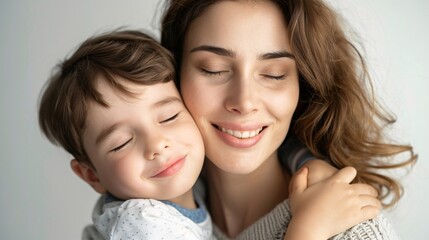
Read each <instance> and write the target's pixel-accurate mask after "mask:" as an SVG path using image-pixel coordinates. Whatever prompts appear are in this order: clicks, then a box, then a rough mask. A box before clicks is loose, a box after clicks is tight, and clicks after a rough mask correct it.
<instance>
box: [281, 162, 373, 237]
mask: <svg viewBox="0 0 429 240" xmlns="http://www.w3.org/2000/svg"><path fill="white" fill-rule="evenodd" d="M307 176H308V169H307V168H303V169H302V170H300V171H299V172H298V173H297V174H296V175H295V176H294V177H293V179H292V184H291V187H290V188H291V189H290V203H291V209H292V220H291V222H290V224H289V226H288V229H287V231H286V235H285V238H284V239H286V240H294V239H308V240H313V239H328V238H330V237H332V236H334V235H336V234H339V233H341V232H344V231H346V230H347V229H349V228H351V227H352V226H354V225H357V224H359V223H361V222H363V221H365V220H368V219H371V218H374V217H375V216H377V215H378V213H379V211H380V210H381V203H380V201H379V200H378V199H377V191H376V190H375V189H374V188H372V187H371V186H369V185H365V184H350V182H351V181H352V180H353V179H354V177H355V176H356V170H355V169H354V168H351V167H346V168H344V169H342V170H340V171H338V172H337V173H336V174H334V175H333V176H332V177H329V178H328V179H326V180H325V181H322V182H320V183H317V184H314V185H312V186H308V182H307Z"/></svg>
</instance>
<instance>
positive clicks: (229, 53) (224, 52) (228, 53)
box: [190, 45, 295, 60]
mask: <svg viewBox="0 0 429 240" xmlns="http://www.w3.org/2000/svg"><path fill="white" fill-rule="evenodd" d="M197 51H207V52H211V53H214V54H216V55H219V56H225V57H235V56H236V53H235V52H234V51H233V50H231V49H226V48H222V47H216V46H211V45H201V46H198V47H195V48H193V49H191V51H190V52H191V53H193V52H197ZM275 58H291V59H295V56H294V55H293V54H292V53H291V52H289V51H286V50H284V51H274V52H268V53H264V54H261V55H259V56H258V59H259V60H269V59H275Z"/></svg>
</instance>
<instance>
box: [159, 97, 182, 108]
mask: <svg viewBox="0 0 429 240" xmlns="http://www.w3.org/2000/svg"><path fill="white" fill-rule="evenodd" d="M172 102H180V103H181V102H182V100H181V99H180V98H179V97H176V96H170V97H166V98H163V99H161V100H159V101H157V102H155V103H154V104H153V105H152V107H161V106H163V105H166V104H169V103H172Z"/></svg>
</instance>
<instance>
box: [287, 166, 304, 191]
mask: <svg viewBox="0 0 429 240" xmlns="http://www.w3.org/2000/svg"><path fill="white" fill-rule="evenodd" d="M307 177H308V169H307V168H302V169H301V170H300V171H299V172H297V173H296V174H295V175H294V176H293V177H292V181H291V184H290V187H291V189H290V193H291V194H292V193H301V192H303V191H304V190H305V189H306V188H307Z"/></svg>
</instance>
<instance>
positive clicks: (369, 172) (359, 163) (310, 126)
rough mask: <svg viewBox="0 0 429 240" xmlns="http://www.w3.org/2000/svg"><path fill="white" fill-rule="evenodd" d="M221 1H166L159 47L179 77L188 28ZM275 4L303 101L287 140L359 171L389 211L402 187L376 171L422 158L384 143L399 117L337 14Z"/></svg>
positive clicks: (302, 0) (302, 1) (316, 5)
mask: <svg viewBox="0 0 429 240" xmlns="http://www.w3.org/2000/svg"><path fill="white" fill-rule="evenodd" d="M253 1H255V0H253ZM216 2H217V1H215V0H169V1H167V2H166V4H165V12H164V15H163V19H162V31H161V44H162V45H163V46H165V47H166V48H167V49H169V50H170V51H172V53H173V54H174V56H175V59H176V63H177V65H176V70H177V71H176V73H177V74H178V75H177V76H179V74H180V73H179V70H180V64H181V62H180V61H181V58H182V47H183V41H184V37H185V34H186V32H187V29H188V27H189V25H190V24H191V23H192V21H193V20H194V19H195V18H197V17H198V16H199V15H200V14H201V13H202V12H203V11H204V10H205V9H206V8H207V7H209V6H210V5H212V4H214V3H216ZM255 2H257V1H255ZM272 2H274V3H275V4H277V5H278V6H279V8H280V9H281V10H282V12H283V14H284V17H285V21H286V24H287V26H288V33H289V40H290V43H291V48H292V52H293V54H294V56H295V59H296V63H297V68H298V72H299V78H300V101H299V106H298V108H297V110H296V112H295V114H294V118H293V123H292V124H291V129H290V131H289V132H290V134H294V135H296V136H297V137H298V139H299V140H301V141H302V142H303V143H305V144H306V145H307V147H308V148H309V149H310V150H311V151H312V153H313V154H314V156H316V157H318V158H325V159H330V160H331V161H332V163H333V165H334V166H336V167H338V168H342V167H344V166H353V167H355V168H356V169H357V170H358V175H357V178H356V181H358V182H362V183H367V184H370V185H372V186H374V187H375V188H376V189H377V190H378V192H379V198H380V199H382V200H384V201H383V203H384V205H385V206H386V207H390V206H392V205H393V204H395V203H396V202H397V201H398V200H399V198H400V197H401V195H402V187H401V185H400V184H399V182H397V181H396V180H394V179H393V178H391V177H389V176H387V175H384V174H381V173H380V171H379V170H380V169H393V168H401V167H405V166H406V165H412V164H413V163H414V162H415V161H416V159H417V156H416V155H415V154H414V153H413V148H412V147H411V146H410V145H402V144H397V143H394V142H393V141H391V140H389V139H387V137H386V134H385V131H384V130H385V128H386V127H388V126H389V125H391V124H393V123H394V122H395V118H394V117H393V116H392V115H391V114H389V113H388V112H387V111H386V110H385V109H384V108H382V107H381V106H380V104H379V103H378V102H377V101H376V99H375V98H374V94H373V89H372V85H371V80H370V77H369V74H368V71H367V67H366V63H365V61H364V58H363V56H362V55H361V53H360V52H359V50H358V49H357V48H356V47H355V46H354V45H353V43H352V42H351V41H350V40H349V39H348V37H347V36H346V34H345V31H344V29H343V27H342V22H341V21H340V19H339V17H338V16H337V14H336V13H335V12H334V11H333V10H332V9H331V8H330V7H329V6H328V5H326V3H324V2H323V1H321V0H284V1H281V0H273V1H272ZM177 79H179V78H178V77H177ZM178 84H179V83H178ZM402 153H408V155H407V156H405V159H404V158H402V159H401V160H398V159H397V158H395V157H396V156H397V155H401V156H402V155H403V154H402Z"/></svg>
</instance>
